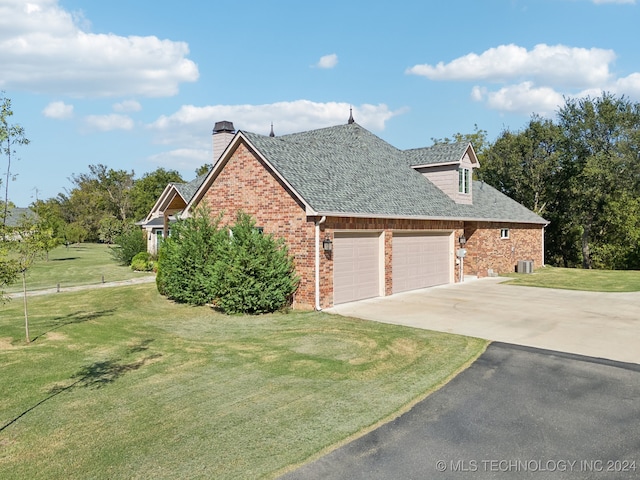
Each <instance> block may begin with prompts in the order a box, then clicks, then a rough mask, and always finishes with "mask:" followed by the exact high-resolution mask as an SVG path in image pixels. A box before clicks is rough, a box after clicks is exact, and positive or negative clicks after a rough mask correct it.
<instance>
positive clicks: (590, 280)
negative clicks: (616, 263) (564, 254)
mask: <svg viewBox="0 0 640 480" xmlns="http://www.w3.org/2000/svg"><path fill="white" fill-rule="evenodd" d="M505 276H507V277H510V278H511V280H509V281H507V282H505V283H507V284H510V285H521V286H528V287H546V288H561V289H568V290H584V291H590V292H637V291H640V271H637V270H583V269H577V268H556V267H548V266H547V267H542V268H539V269H537V270H536V271H535V272H534V273H533V274H521V273H511V274H508V275H505Z"/></svg>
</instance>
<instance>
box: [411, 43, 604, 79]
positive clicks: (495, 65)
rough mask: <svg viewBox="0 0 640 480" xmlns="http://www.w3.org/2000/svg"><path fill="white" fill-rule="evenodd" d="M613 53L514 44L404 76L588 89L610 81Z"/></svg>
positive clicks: (413, 69) (416, 69)
mask: <svg viewBox="0 0 640 480" xmlns="http://www.w3.org/2000/svg"><path fill="white" fill-rule="evenodd" d="M615 58H616V55H615V53H614V52H613V50H604V49H600V48H591V49H586V48H572V47H567V46H564V45H554V46H550V45H545V44H540V45H536V46H535V47H534V48H533V49H532V50H527V49H526V48H524V47H519V46H517V45H513V44H510V45H500V46H498V47H495V48H490V49H489V50H486V51H484V52H483V53H481V54H480V55H478V54H475V53H469V54H467V55H465V56H463V57H460V58H456V59H455V60H452V61H451V62H449V63H447V64H445V63H443V62H439V63H438V64H437V65H435V66H433V65H429V64H422V65H415V66H413V67H411V68H409V69H407V73H409V74H414V75H422V76H425V77H427V78H429V79H430V80H458V81H465V80H470V81H477V80H486V81H490V82H506V81H509V80H522V79H528V80H532V81H535V82H536V83H543V84H549V83H552V84H555V85H565V86H571V87H589V86H595V85H599V84H601V83H604V82H607V81H609V80H610V78H611V73H610V72H609V64H610V63H612V62H613V61H614V60H615Z"/></svg>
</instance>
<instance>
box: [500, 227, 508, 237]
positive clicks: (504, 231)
mask: <svg viewBox="0 0 640 480" xmlns="http://www.w3.org/2000/svg"><path fill="white" fill-rule="evenodd" d="M500 238H509V229H508V228H501V229H500Z"/></svg>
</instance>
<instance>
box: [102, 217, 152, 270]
mask: <svg viewBox="0 0 640 480" xmlns="http://www.w3.org/2000/svg"><path fill="white" fill-rule="evenodd" d="M114 243H115V245H114V246H112V247H109V248H110V252H109V253H111V256H112V257H113V259H114V260H115V261H116V262H118V263H119V264H120V265H131V261H132V260H133V257H135V256H136V255H137V254H138V253H140V252H146V251H147V242H146V240H145V237H144V232H143V231H142V230H141V229H140V228H139V227H136V226H135V225H132V226H130V227H128V228H127V229H125V230H124V231H123V232H122V233H121V234H120V235H118V236H117V237H116V238H115V241H114Z"/></svg>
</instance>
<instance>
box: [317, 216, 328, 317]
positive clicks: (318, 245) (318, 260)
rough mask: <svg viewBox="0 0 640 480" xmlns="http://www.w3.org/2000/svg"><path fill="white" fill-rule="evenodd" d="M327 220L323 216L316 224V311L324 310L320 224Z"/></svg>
mask: <svg viewBox="0 0 640 480" xmlns="http://www.w3.org/2000/svg"><path fill="white" fill-rule="evenodd" d="M326 220H327V217H326V216H323V217H322V218H321V219H320V220H318V221H317V222H316V262H315V263H316V310H317V311H320V310H322V307H321V306H320V224H322V223H324V222H325V221H326Z"/></svg>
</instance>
